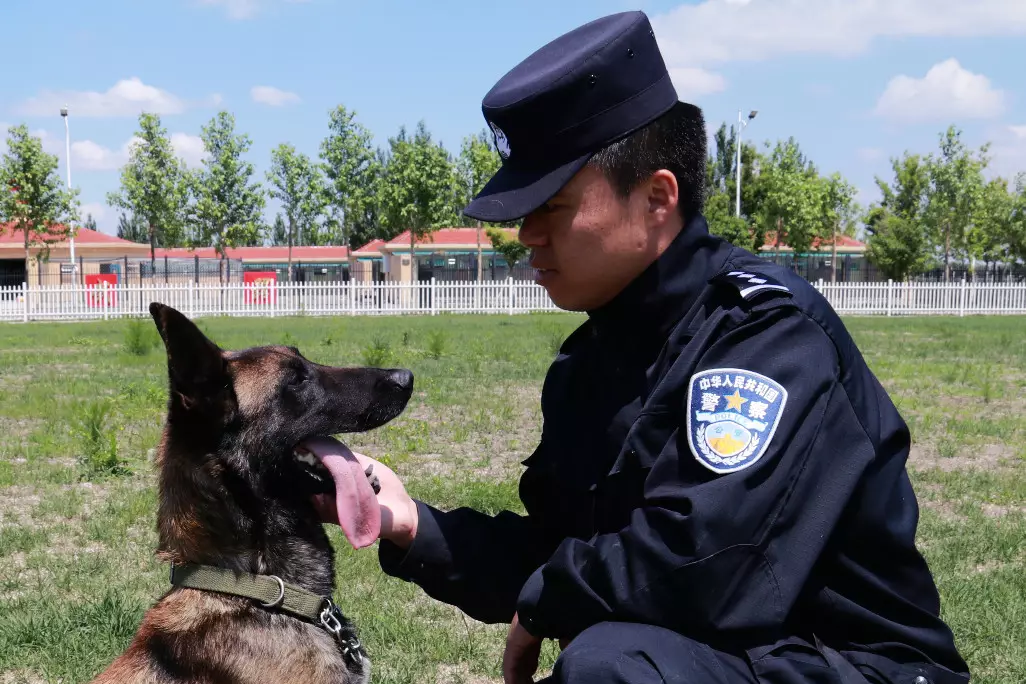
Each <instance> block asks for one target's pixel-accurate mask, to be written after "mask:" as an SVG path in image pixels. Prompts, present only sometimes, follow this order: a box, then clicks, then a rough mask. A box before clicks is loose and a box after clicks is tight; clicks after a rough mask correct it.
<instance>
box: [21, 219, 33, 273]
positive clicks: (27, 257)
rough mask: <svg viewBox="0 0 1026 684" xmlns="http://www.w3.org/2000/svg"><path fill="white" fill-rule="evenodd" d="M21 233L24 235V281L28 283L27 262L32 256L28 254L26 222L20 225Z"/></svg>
mask: <svg viewBox="0 0 1026 684" xmlns="http://www.w3.org/2000/svg"><path fill="white" fill-rule="evenodd" d="M22 232H23V233H24V234H25V281H26V282H28V270H29V261H30V260H31V259H32V255H31V254H30V253H29V224H28V222H26V223H23V224H22Z"/></svg>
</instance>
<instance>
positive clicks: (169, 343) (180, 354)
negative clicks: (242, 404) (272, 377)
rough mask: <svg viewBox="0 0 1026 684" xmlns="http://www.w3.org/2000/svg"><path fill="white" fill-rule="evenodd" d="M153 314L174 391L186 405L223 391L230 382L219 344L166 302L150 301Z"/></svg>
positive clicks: (191, 404) (189, 405)
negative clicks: (165, 354)
mask: <svg viewBox="0 0 1026 684" xmlns="http://www.w3.org/2000/svg"><path fill="white" fill-rule="evenodd" d="M150 315H151V316H152V317H153V321H154V323H156V325H157V332H159V333H160V337H161V339H162V340H164V348H165V349H166V350H167V371H168V379H169V381H170V384H171V392H172V394H173V395H174V394H177V395H179V396H180V397H181V399H182V401H183V403H184V405H185V407H186V408H189V407H191V406H193V405H194V404H195V403H196V402H197V401H202V400H204V399H207V398H213V397H214V396H216V395H219V394H220V391H221V390H222V389H223V388H224V385H225V383H226V382H227V377H226V374H225V361H224V357H223V355H222V353H221V349H220V347H218V346H217V345H216V344H214V343H213V342H212V341H211V340H210V339H209V338H208V337H207V336H206V335H204V334H203V331H201V330H200V329H199V328H198V327H196V324H195V323H193V322H192V321H190V320H189V319H188V318H187V317H186V316H184V315H183V314H181V313H180V312H178V311H176V310H175V309H173V308H171V307H170V306H166V305H164V304H160V303H158V302H153V303H152V304H150Z"/></svg>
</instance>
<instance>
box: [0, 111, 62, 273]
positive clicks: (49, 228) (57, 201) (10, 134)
mask: <svg viewBox="0 0 1026 684" xmlns="http://www.w3.org/2000/svg"><path fill="white" fill-rule="evenodd" d="M78 208H79V203H78V189H74V190H69V189H68V188H67V187H65V185H64V184H63V183H62V182H61V178H60V175H59V173H58V161H57V157H56V156H54V155H52V154H47V153H46V152H45V151H44V150H43V141H42V140H40V139H39V138H37V137H35V136H32V135H29V131H28V127H27V126H25V125H24V124H22V125H20V126H12V127H11V128H9V129H8V131H7V152H6V153H4V156H3V157H2V158H0V224H11V225H10V228H11V230H13V231H19V230H20V231H21V232H22V234H23V236H24V245H25V264H26V266H27V265H28V263H29V260H30V258H31V252H30V248H31V247H33V246H37V247H39V248H40V249H39V251H38V252H37V253H36V260H37V262H39V261H43V260H46V259H47V258H49V254H50V246H51V245H52V244H53V243H55V242H59V241H61V240H63V239H65V238H67V237H68V236H69V235H70V233H71V225H72V222H73V221H76V220H77V219H78ZM2 228H3V225H0V229H2Z"/></svg>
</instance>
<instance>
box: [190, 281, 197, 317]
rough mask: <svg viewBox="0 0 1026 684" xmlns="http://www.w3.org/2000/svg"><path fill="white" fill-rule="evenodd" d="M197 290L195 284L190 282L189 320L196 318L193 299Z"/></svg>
mask: <svg viewBox="0 0 1026 684" xmlns="http://www.w3.org/2000/svg"><path fill="white" fill-rule="evenodd" d="M195 288H196V285H195V283H191V282H190V283H189V318H193V317H194V316H195V314H194V313H193V311H194V309H193V301H192V299H193V291H194V290H195Z"/></svg>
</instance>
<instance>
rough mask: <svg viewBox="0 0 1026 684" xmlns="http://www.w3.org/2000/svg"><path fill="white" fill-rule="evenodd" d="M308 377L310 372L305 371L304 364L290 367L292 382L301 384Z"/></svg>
mask: <svg viewBox="0 0 1026 684" xmlns="http://www.w3.org/2000/svg"><path fill="white" fill-rule="evenodd" d="M309 379H310V373H309V372H308V371H307V369H306V366H296V367H295V368H293V369H292V384H294V385H302V384H303V383H304V382H306V381H307V380H309Z"/></svg>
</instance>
